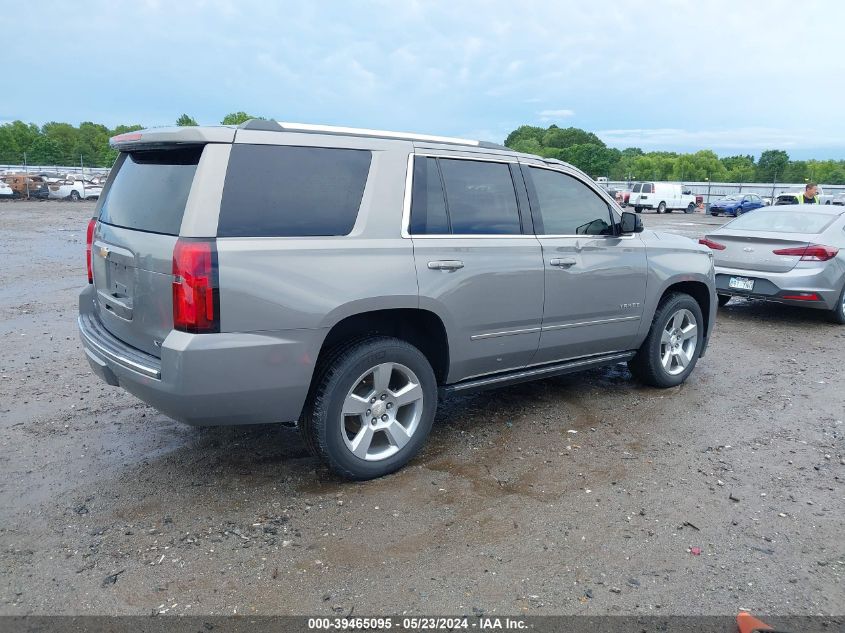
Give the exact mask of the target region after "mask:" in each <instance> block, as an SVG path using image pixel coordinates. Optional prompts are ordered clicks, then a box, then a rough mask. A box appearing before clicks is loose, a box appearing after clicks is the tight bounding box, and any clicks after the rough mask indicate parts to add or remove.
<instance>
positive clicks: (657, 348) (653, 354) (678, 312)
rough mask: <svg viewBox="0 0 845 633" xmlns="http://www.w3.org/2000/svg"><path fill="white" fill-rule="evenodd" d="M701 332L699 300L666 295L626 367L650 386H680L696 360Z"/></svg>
mask: <svg viewBox="0 0 845 633" xmlns="http://www.w3.org/2000/svg"><path fill="white" fill-rule="evenodd" d="M703 333H704V318H703V317H702V314H701V307H700V306H699V305H698V302H697V301H696V300H695V299H693V298H692V297H691V296H690V295H688V294H685V293H681V292H674V293H672V294H669V295H667V296H665V297H663V299H662V300H661V301H660V305H658V306H657V311H656V312H655V314H654V319H653V320H652V322H651V330H649V333H648V336H647V337H646V340H645V341H644V342H643V344H642V346H641V347H640V349H639V350H638V351H637V355H636V356H634V358H632V359H631V360H630V361H628V368H629V369H630V370H631V373H632V374H634V376H635V377H636V378H638V379H639V380H641V381H642V382H644V383H645V384H647V385H651V386H652V387H661V388H666V387H675V386H677V385H680V384H681V383H682V382H684V381H685V380H686V379H687V376H689V375H690V373H692V370H693V368H694V367H695V364H696V362H698V357H699V355H700V354H701V345H702V342H703Z"/></svg>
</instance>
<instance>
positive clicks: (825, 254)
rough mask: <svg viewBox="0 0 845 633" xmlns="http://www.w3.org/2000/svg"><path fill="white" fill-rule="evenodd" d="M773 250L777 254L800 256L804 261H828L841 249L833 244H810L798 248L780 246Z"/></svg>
mask: <svg viewBox="0 0 845 633" xmlns="http://www.w3.org/2000/svg"><path fill="white" fill-rule="evenodd" d="M772 252H773V253H774V254H775V255H791V256H793V257H800V258H801V260H800V261H802V262H826V261H827V260H829V259H833V258H834V257H836V255H837V253H839V249H838V248H834V247H832V246H822V245H821V244H808V245H807V246H799V247H797V248H779V249H776V250H774V251H772Z"/></svg>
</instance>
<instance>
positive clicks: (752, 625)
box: [736, 611, 774, 633]
mask: <svg viewBox="0 0 845 633" xmlns="http://www.w3.org/2000/svg"><path fill="white" fill-rule="evenodd" d="M736 625H737V627H738V628H739V633H753V632H754V631H774V629H773V628H772V627H770V626H769V625H768V624H766V623H765V622H761V621H760V620H758V619H757V618H755V617H754V616H753V615H751V614H750V613H748V612H746V611H740V612H739V613H738V614H737V616H736Z"/></svg>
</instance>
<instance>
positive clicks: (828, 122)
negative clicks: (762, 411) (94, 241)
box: [0, 0, 845, 158]
mask: <svg viewBox="0 0 845 633" xmlns="http://www.w3.org/2000/svg"><path fill="white" fill-rule="evenodd" d="M19 5H20V3H19V2H16V3H13V2H12V1H11V0H0V14H2V15H6V16H7V17H8V16H10V15H13V14H19V13H20V6H19ZM51 5H52V6H51ZM36 13H37V17H33V16H30V18H27V19H26V20H24V21H18V22H19V23H16V24H15V25H11V24H10V25H7V26H8V27H9V28H4V29H3V36H2V42H3V43H2V44H0V52H1V53H2V57H3V60H4V64H3V66H4V68H6V69H7V71H8V72H7V73H6V80H5V81H4V82H3V87H2V88H0V95H2V96H0V122H2V121H9V120H14V119H23V120H25V121H33V122H36V123H44V122H47V121H51V120H56V121H68V122H71V123H79V122H81V121H86V120H90V121H96V122H103V123H106V124H108V125H115V124H117V123H141V124H144V125H147V126H155V125H167V124H172V123H173V122H174V121H175V119H176V118H177V117H178V116H179V115H180V114H181V113H182V112H186V113H188V114H190V115H191V116H193V117H194V118H196V119H197V120H198V121H199V122H200V123H212V124H214V123H219V121H220V119H221V118H222V117H223V116H224V115H225V114H226V113H228V112H231V111H236V110H245V111H247V112H250V113H252V114H257V115H262V116H265V117H273V118H276V119H278V120H282V121H299V122H307V123H326V124H335V125H351V126H360V127H372V128H383V129H394V130H403V131H415V132H427V133H432V134H443V135H452V136H466V137H471V138H482V139H485V140H492V141H498V142H501V141H502V140H503V139H504V137H505V135H506V134H507V133H508V132H509V131H510V130H512V129H513V128H515V127H516V126H518V125H520V124H524V123H528V124H534V125H543V126H547V125H550V124H551V123H555V124H557V125H558V126H561V127H566V126H570V125H571V126H576V127H581V128H584V129H587V130H591V131H595V132H596V133H597V134H598V135H599V136H600V137H601V138H602V139H604V140H605V141H606V142H607V143H608V144H609V145H612V146H616V147H627V146H638V147H641V148H643V149H645V150H653V149H669V150H681V151H690V150H696V149H701V148H712V149H715V150H716V151H717V152H718V153H719V154H721V155H726V154H736V153H755V154H759V152H760V151H761V150H763V149H769V148H779V149H785V150H787V151H788V152H789V153H790V155H791V156H793V157H797V158H806V157H813V156H815V157H819V158H826V157H831V158H845V116H843V105H844V104H845V2H842V1H841V0H830V1H828V2H801V3H798V2H792V1H779V0H776V1H764V0H759V1H752V0H746V1H744V2H743V1H738V0H734V1H732V2H721V1H708V0H691V1H685V0H676V1H672V2H648V3H645V2H635V1H629V0H617V1H615V2H600V1H595V0H594V1H592V2H585V1H581V2H562V1H553V0H548V1H546V2H526V1H523V0H519V1H514V0H502V1H499V0H491V1H489V2H480V1H463V0H450V1H448V2H434V1H432V2H415V1H408V0H385V1H380V0H372V1H366V2H365V1H356V2H340V1H337V2H334V1H329V0H326V1H321V2H308V1H302V0H301V1H298V2H290V3H281V2H279V3H271V2H268V1H265V2H252V1H250V0H236V1H229V0H169V1H160V0H146V1H143V2H142V1H133V2H121V1H119V0H103V1H98V0H74V2H72V3H67V2H64V1H61V2H58V1H57V2H49V1H47V2H39V3H38V9H37V11H36ZM24 68H25V71H24V70H22V69H24Z"/></svg>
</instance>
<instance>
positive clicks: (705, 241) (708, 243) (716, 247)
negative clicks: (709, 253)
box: [698, 237, 727, 251]
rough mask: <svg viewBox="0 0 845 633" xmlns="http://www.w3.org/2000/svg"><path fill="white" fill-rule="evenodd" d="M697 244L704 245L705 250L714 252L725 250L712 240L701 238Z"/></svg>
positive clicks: (723, 246) (722, 245) (721, 245)
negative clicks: (708, 249)
mask: <svg viewBox="0 0 845 633" xmlns="http://www.w3.org/2000/svg"><path fill="white" fill-rule="evenodd" d="M698 243H699V244H704V246H706V247H707V248H711V249H713V250H714V251H723V250H725V248H727V247H726V246H725V245H724V244H719V242H714V241H713V240H710V239H707V238H706V237H702V238H701V239H700V240H698Z"/></svg>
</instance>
